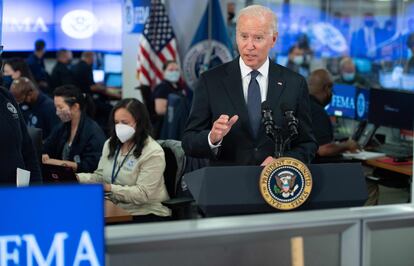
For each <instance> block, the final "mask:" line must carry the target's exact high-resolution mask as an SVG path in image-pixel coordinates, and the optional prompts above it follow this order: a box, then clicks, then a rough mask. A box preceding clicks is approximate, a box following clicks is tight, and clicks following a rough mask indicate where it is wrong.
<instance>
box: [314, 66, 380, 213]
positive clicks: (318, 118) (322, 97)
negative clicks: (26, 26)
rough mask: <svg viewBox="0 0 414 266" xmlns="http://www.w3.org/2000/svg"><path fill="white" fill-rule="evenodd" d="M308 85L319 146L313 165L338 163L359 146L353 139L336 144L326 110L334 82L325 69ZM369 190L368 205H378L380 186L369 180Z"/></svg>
mask: <svg viewBox="0 0 414 266" xmlns="http://www.w3.org/2000/svg"><path fill="white" fill-rule="evenodd" d="M308 84H309V94H310V103H311V104H310V107H311V116H312V129H313V132H314V134H315V138H316V141H317V142H318V144H319V148H318V150H317V152H316V157H315V159H314V160H313V163H323V162H332V161H333V159H334V160H335V161H336V162H338V161H339V160H338V159H340V157H341V154H342V153H343V152H346V151H350V152H356V151H357V150H358V148H359V147H358V144H357V143H356V142H355V141H354V140H352V139H348V140H346V141H342V142H334V137H333V129H332V124H331V121H330V118H329V115H328V114H327V113H326V111H325V108H324V107H325V106H326V105H327V104H329V103H330V102H331V98H332V86H333V82H332V78H331V75H330V74H329V72H328V71H327V70H324V69H318V70H315V71H313V72H312V73H311V74H310V76H309V81H308ZM367 189H368V201H367V202H366V205H376V204H377V203H378V193H379V192H378V185H377V184H376V183H374V182H372V181H370V180H367Z"/></svg>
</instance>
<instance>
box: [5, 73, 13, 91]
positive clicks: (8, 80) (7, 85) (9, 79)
mask: <svg viewBox="0 0 414 266" xmlns="http://www.w3.org/2000/svg"><path fill="white" fill-rule="evenodd" d="M12 82H13V79H12V77H11V76H3V86H4V87H5V88H7V89H10V86H11V84H12Z"/></svg>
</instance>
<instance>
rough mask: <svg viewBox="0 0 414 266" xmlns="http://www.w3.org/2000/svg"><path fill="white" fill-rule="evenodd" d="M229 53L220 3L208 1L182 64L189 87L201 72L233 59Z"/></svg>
mask: <svg viewBox="0 0 414 266" xmlns="http://www.w3.org/2000/svg"><path fill="white" fill-rule="evenodd" d="M210 8H211V10H210ZM231 51H232V43H231V40H230V38H229V36H228V34H227V26H226V24H225V22H224V18H223V14H222V12H221V7H220V2H219V1H218V0H209V3H208V4H207V7H206V11H205V12H204V15H203V17H202V19H201V21H200V25H199V26H198V29H197V31H196V33H195V35H194V38H193V41H192V43H191V46H190V49H189V51H188V52H187V53H186V55H185V58H184V62H183V71H184V76H185V79H186V81H187V83H188V84H189V86H190V87H193V86H194V85H195V83H196V82H197V80H198V78H199V76H200V74H201V73H202V72H203V71H205V70H207V69H210V68H212V67H214V66H217V65H220V64H222V63H225V62H228V61H230V60H231V59H232V58H233V57H232V54H231Z"/></svg>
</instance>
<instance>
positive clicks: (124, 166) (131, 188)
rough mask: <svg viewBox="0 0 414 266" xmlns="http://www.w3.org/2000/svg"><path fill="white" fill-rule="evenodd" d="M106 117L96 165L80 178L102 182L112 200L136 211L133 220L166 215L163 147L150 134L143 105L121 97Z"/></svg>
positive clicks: (148, 121)
mask: <svg viewBox="0 0 414 266" xmlns="http://www.w3.org/2000/svg"><path fill="white" fill-rule="evenodd" d="M109 120H110V131H111V136H110V138H109V139H108V140H107V141H106V142H105V145H104V148H103V151H102V157H101V159H100V161H99V165H98V169H96V171H95V172H94V173H93V174H79V175H78V177H79V180H80V181H81V182H83V183H103V184H104V190H105V191H106V192H109V193H108V194H109V198H110V199H111V201H113V202H114V203H115V204H117V205H119V206H120V207H121V208H123V209H125V210H127V211H129V212H130V213H131V214H132V215H136V217H135V218H134V219H135V220H136V221H150V220H151V219H156V218H158V217H160V216H161V217H164V216H169V215H170V210H169V209H168V208H167V207H165V206H163V205H162V204H161V202H162V201H164V200H167V199H168V193H167V189H166V187H165V183H164V176H163V173H164V169H165V157H164V151H163V149H162V148H161V146H160V145H159V144H158V143H157V142H156V141H155V140H154V139H153V138H152V137H151V136H150V133H151V122H150V119H149V115H148V112H147V110H146V107H145V106H144V104H142V103H141V102H140V101H138V100H137V99H132V98H130V99H123V100H121V101H120V102H119V103H118V104H117V105H116V106H115V107H114V108H113V110H112V113H111V116H110V117H109Z"/></svg>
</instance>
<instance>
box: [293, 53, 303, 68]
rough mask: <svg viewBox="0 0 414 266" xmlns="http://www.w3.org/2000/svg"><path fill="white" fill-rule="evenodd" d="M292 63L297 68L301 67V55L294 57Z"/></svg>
mask: <svg viewBox="0 0 414 266" xmlns="http://www.w3.org/2000/svg"><path fill="white" fill-rule="evenodd" d="M293 63H295V64H296V65H298V66H300V65H302V64H303V55H296V56H295V57H293Z"/></svg>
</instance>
